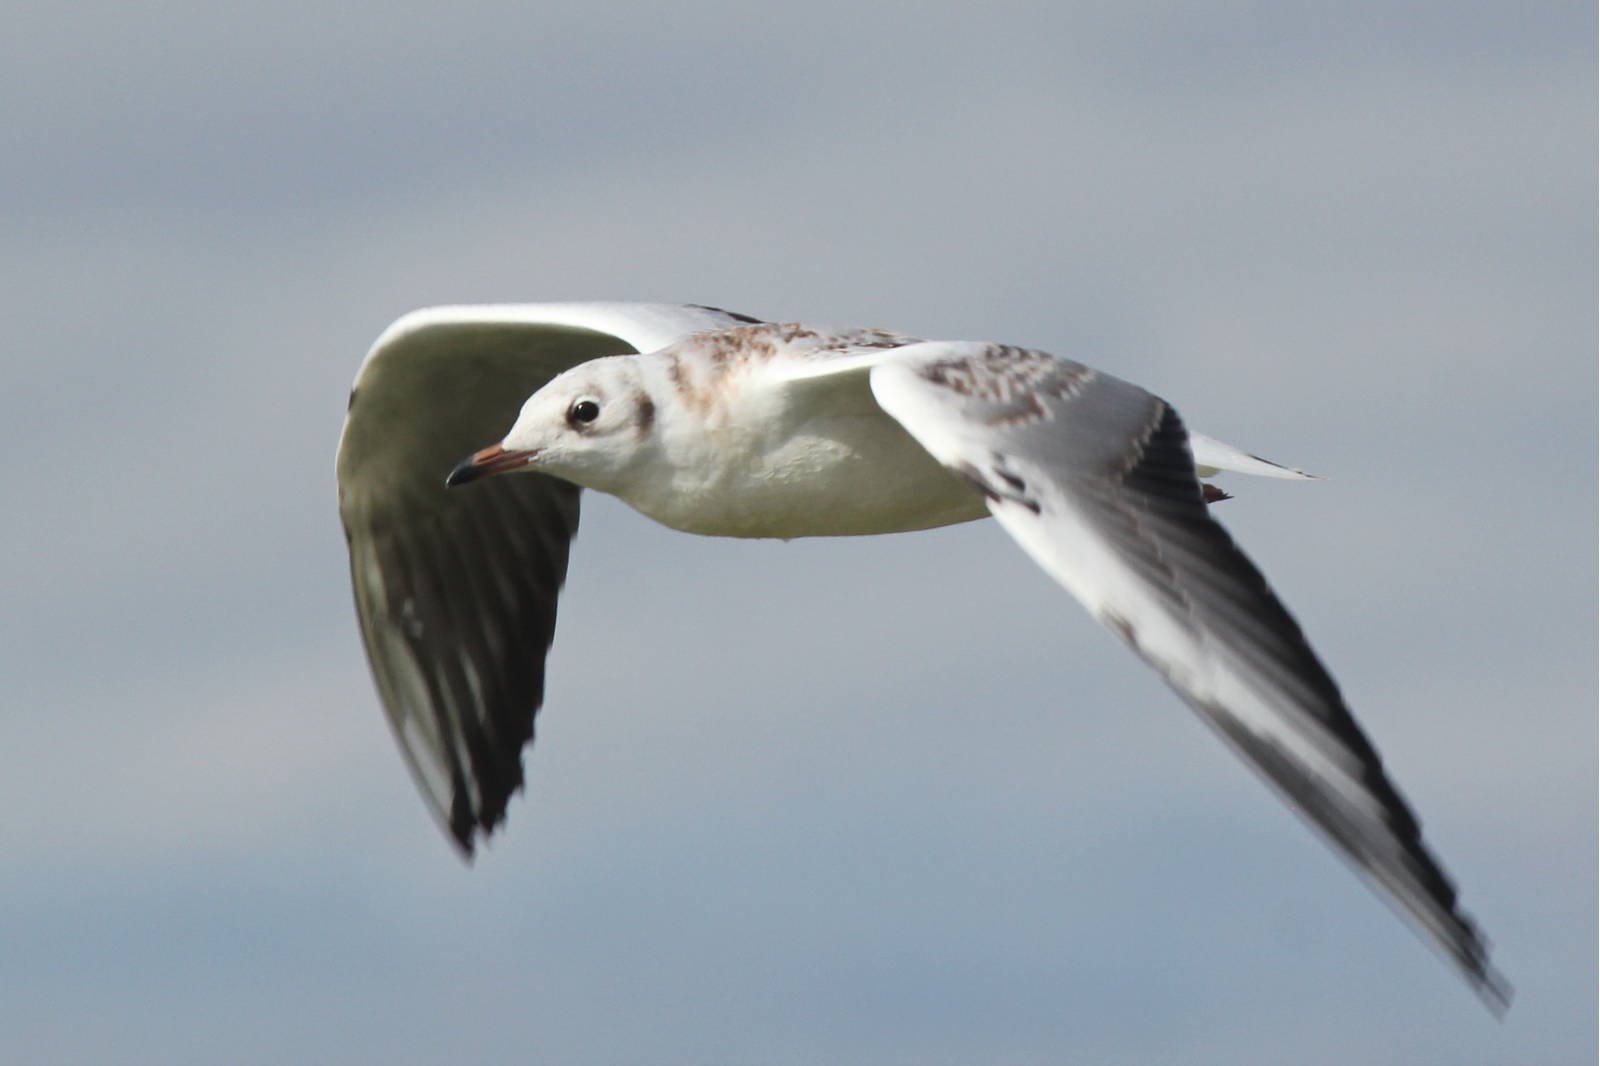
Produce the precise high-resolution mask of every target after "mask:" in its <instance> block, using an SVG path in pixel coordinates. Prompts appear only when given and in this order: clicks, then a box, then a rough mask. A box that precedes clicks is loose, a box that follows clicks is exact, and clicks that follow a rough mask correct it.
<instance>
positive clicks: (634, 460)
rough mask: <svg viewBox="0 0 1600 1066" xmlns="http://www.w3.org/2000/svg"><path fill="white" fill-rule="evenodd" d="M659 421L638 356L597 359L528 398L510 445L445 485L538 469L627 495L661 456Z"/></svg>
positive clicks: (490, 451) (483, 454)
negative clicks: (653, 456) (656, 453)
mask: <svg viewBox="0 0 1600 1066" xmlns="http://www.w3.org/2000/svg"><path fill="white" fill-rule="evenodd" d="M655 419H656V407H655V403H654V402H653V401H652V400H651V399H650V395H649V393H648V392H647V391H646V389H645V387H644V383H643V380H642V377H641V375H640V372H639V362H638V356H631V355H618V356H608V357H606V358H603V359H594V360H591V361H590V362H587V363H582V364H580V365H578V366H575V367H573V368H572V369H571V370H567V371H564V372H563V373H561V374H558V375H556V376H555V377H554V378H552V379H551V380H550V381H549V383H548V384H546V385H545V386H544V387H543V388H541V389H540V390H539V391H538V392H536V393H534V394H533V395H532V396H530V397H528V400H527V402H526V403H524V404H523V405H522V412H521V413H520V414H518V415H517V420H516V422H514V423H513V424H512V426H511V430H510V432H508V433H507V434H506V435H505V438H504V439H503V440H501V442H500V443H499V444H495V445H491V446H489V447H487V448H484V449H483V450H482V451H480V452H477V453H475V454H474V455H472V456H471V457H470V458H468V459H467V460H465V461H464V462H462V463H461V465H459V466H457V467H456V468H455V469H454V470H452V471H451V472H450V476H449V478H448V479H446V484H449V485H460V484H463V483H465V482H468V481H474V480H476V479H478V478H481V477H485V476H487V475H490V474H499V473H505V472H508V471H514V470H535V471H538V472H540V473H545V474H554V475H555V476H556V477H559V478H563V479H565V480H567V481H571V482H574V483H576V484H579V485H582V486H584V487H585V488H590V489H598V490H600V491H601V492H610V493H613V494H620V492H621V490H622V489H623V487H624V486H625V485H626V483H627V482H628V480H629V476H630V474H631V473H632V472H633V471H634V470H637V469H638V468H639V467H640V466H641V465H643V464H644V463H645V462H647V461H648V456H649V455H650V453H651V452H652V451H653V450H654V444H653V434H652V430H653V429H654V426H655Z"/></svg>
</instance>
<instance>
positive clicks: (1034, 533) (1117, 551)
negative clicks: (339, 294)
mask: <svg viewBox="0 0 1600 1066" xmlns="http://www.w3.org/2000/svg"><path fill="white" fill-rule="evenodd" d="M1223 471H1228V472H1234V473H1240V474H1254V475H1261V476H1265V477H1277V478H1292V479H1299V478H1305V477H1308V476H1309V475H1307V474H1304V473H1303V472H1301V471H1298V470H1293V469H1290V468H1287V467H1283V466H1280V465H1278V464H1276V463H1271V462H1268V461H1266V460H1264V459H1260V458H1258V457H1256V456H1253V455H1250V454H1248V453H1246V452H1244V451H1241V450H1239V449H1237V448H1233V447H1231V446H1229V445H1226V444H1222V443H1221V442H1219V441H1215V440H1212V439H1210V438H1208V437H1204V436H1201V435H1199V434H1197V433H1192V432H1190V431H1189V430H1188V429H1187V428H1186V427H1185V425H1184V423H1183V421H1182V419H1181V418H1180V417H1179V415H1178V412H1177V411H1176V410H1175V409H1174V408H1173V407H1172V406H1171V405H1170V404H1168V403H1167V402H1166V401H1165V400H1162V399H1160V398H1158V397H1156V396H1154V395H1152V394H1150V393H1148V392H1146V391H1145V390H1143V389H1141V388H1139V387H1138V386H1135V385H1132V384H1129V383H1127V382H1125V381H1121V380H1119V379H1117V378H1115V377H1112V376H1111V375H1109V374H1106V373H1103V372H1101V371H1098V370H1095V369H1093V368H1091V367H1088V366H1085V365H1083V364H1081V363H1076V362H1073V361H1071V360H1068V359H1063V358H1058V357H1056V356H1053V355H1050V354H1047V353H1045V352H1041V351H1035V350H1032V349H1027V348H1020V347H1014V346H1010V345H1004V344H994V343H986V342H970V341H924V340H919V339H917V338H914V337H909V336H904V335H902V334H899V333H895V332H892V331H889V330H881V329H845V330H832V329H821V328H814V327H808V326H802V325H797V324H792V323H772V322H764V321H761V320H759V319H755V318H752V317H750V316H748V315H739V314H733V313H730V312H727V311H722V310H718V309H715V308H710V307H701V306H676V305H664V304H633V303H573V304H517V305H486V306H460V307H441V308H431V309H426V310H422V311H416V312H413V313H411V314H408V315H405V316H403V317H402V318H400V319H399V320H398V321H396V322H395V323H394V324H393V325H392V326H390V327H389V328H388V329H387V330H386V331H385V332H384V333H383V334H382V335H381V336H380V337H379V338H378V340H377V342H376V343H375V344H374V346H373V348H372V350H371V352H370V353H369V354H368V356H367V358H366V360H365V362H364V363H363V364H362V365H361V369H360V371H359V372H358V374H357V376H356V381H355V387H354V388H353V389H352V391H351V394H350V407H349V415H348V418H347V419H346V422H345V427H344V433H343V436H342V438H341V440H340V444H339V455H338V462H337V472H338V482H339V510H340V515H341V517H342V519H343V522H344V528H345V536H346V539H347V541H348V545H349V550H350V572H351V578H352V582H353V584H354V589H355V601H356V609H357V613H358V615H359V618H360V623H361V633H362V637H363V640H364V643H365V646H366V652H367V658H368V661H369V663H370V665H371V667H372V674H373V678H374V680H375V681H376V684H377V688H378V693H379V696H380V698H381V700H382V703H383V707H384V710H385V712H386V713H387V715H388V718H389V722H390V725H391V726H392V727H393V729H394V733H395V736H396V738H397V739H398V740H399V743H400V748H401V751H402V752H403V753H404V755H405V758H406V761H407V763H408V764H409V766H410V769H411V772H412V775H413V777H414V778H415V780H416V782H417V784H418V787H419V789H420V791H421V793H422V795H423V797H424V799H425V800H426V801H427V803H428V805H429V807H430V808H431V809H432V811H433V813H434V815H435V816H436V817H437V818H438V819H439V821H440V823H441V824H442V825H443V826H444V827H445V829H446V830H447V831H448V833H449V835H450V837H451V838H452V840H453V841H454V842H455V844H456V845H457V847H458V848H459V849H460V850H461V852H462V853H463V855H465V856H467V857H469V858H470V856H471V854H472V852H473V850H474V847H475V846H476V844H477V842H478V841H479V840H480V839H486V838H487V837H488V836H489V835H490V834H491V833H493V832H494V830H495V828H496V827H497V826H498V825H499V824H500V823H501V822H502V821H503V820H504V818H505V813H506V804H507V802H508V800H509V799H510V797H511V795H512V794H513V793H514V792H516V791H517V790H518V789H519V788H520V787H521V786H522V783H523V770H522V749H523V747H524V745H526V744H527V743H528V741H529V740H530V739H531V738H532V736H533V722H534V716H535V715H536V713H537V712H538V711H539V709H540V706H541V704H542V702H543V698H544V681H545V658H546V653H547V652H548V650H549V647H550V643H551V639H552V637H553V635H554V632H555V622H556V603H557V598H558V595H559V593H560V591H561V586H562V583H563V581H564V579H565V576H566V569H567V553H568V549H569V546H570V544H571V542H572V538H573V536H574V534H575V533H576V531H577V526H578V501H579V495H580V493H581V490H582V489H585V488H588V489H594V490H597V491H600V492H607V493H610V494H612V495H614V496H617V497H619V498H620V499H622V500H623V501H624V502H626V503H628V504H629V505H631V506H632V507H634V508H635V509H637V510H639V511H641V512H643V513H644V514H645V515H648V516H649V517H651V518H653V519H655V520H656V521H658V522H660V523H662V524H663V525H666V526H669V527H671V528H673V529H679V530H683V531H686V532H689V533H699V534H706V535H711V536H729V537H779V538H793V537H813V536H857V535H865V534H873V533H892V532H904V531H910V530H918V529H928V528H933V527H937V526H943V525H949V524H952V523H956V522H966V521H971V520H974V519H978V518H983V517H987V516H990V515H992V516H993V517H994V518H996V519H997V520H998V521H999V522H1000V524H1001V526H1003V527H1004V528H1005V530H1006V531H1007V532H1008V533H1009V534H1010V535H1011V536H1012V537H1013V538H1014V539H1015V540H1016V541H1017V543H1018V544H1020V545H1021V547H1022V549H1023V550H1024V551H1025V552H1027V553H1028V555H1030V556H1031V557H1032V558H1033V559H1034V561H1035V562H1037V563H1038V564H1039V566H1040V567H1042V568H1043V569H1044V571H1045V572H1046V573H1048V574H1049V575H1050V576H1051V577H1053V578H1055V579H1056V580H1057V581H1058V582H1060V583H1061V584H1062V585H1063V586H1065V588H1066V589H1067V591H1069V592H1071V593H1072V594H1073V595H1074V596H1075V597H1077V599H1078V600H1080V601H1081V602H1082V603H1083V605H1084V606H1085V607H1087V608H1088V610H1089V611H1090V612H1091V613H1092V614H1093V615H1094V616H1095V617H1096V618H1098V619H1099V620H1100V621H1101V622H1102V623H1104V624H1105V625H1106V627H1107V628H1109V629H1110V630H1111V631H1112V632H1114V633H1115V634H1116V635H1117V636H1119V637H1120V638H1122V640H1123V641H1124V642H1126V643H1127V644H1128V646H1129V647H1131V648H1132V649H1133V650H1134V652H1136V653H1137V654H1138V655H1139V656H1140V657H1141V658H1143V659H1144V660H1145V661H1146V662H1147V663H1149V664H1150V665H1151V666H1152V667H1154V668H1155V669H1156V671H1157V672H1159V673H1160V675H1161V676H1162V677H1163V678H1165V680H1166V681H1167V683H1168V684H1169V685H1170V686H1171V687H1172V688H1173V689H1174V690H1175V691H1176V692H1177V693H1178V695H1180V696H1181V697H1183V699H1184V700H1185V701H1187V702H1188V703H1189V705H1190V706H1191V707H1193V708H1194V709H1195V710H1196V711H1197V712H1198V713H1199V714H1200V716H1201V717H1202V718H1203V719H1204V720H1205V721H1206V722H1207V723H1209V724H1210V725H1211V726H1212V727H1213V728H1214V729H1215V730H1216V732H1217V733H1218V734H1220V735H1221V737H1222V738H1223V739H1224V740H1225V741H1227V742H1228V743H1229V744H1230V745H1231V746H1232V747H1233V748H1234V750H1235V751H1236V752H1238V754H1239V755H1240V756H1242V757H1243V758H1244V759H1245V760H1246V762H1248V763H1249V764H1250V765H1251V766H1252V767H1253V768H1254V769H1255V770H1256V771H1257V772H1258V773H1259V774H1260V775H1261V776H1262V777H1263V778H1265V779H1266V780H1267V781H1268V782H1269V783H1270V784H1271V785H1272V786H1273V787H1275V788H1276V789H1277V791H1278V792H1279V793H1280V794H1281V795H1282V796H1283V798H1284V799H1285V800H1286V801H1287V802H1288V803H1289V804H1290V805H1291V806H1292V807H1293V808H1294V809H1295V810H1296V811H1297V812H1298V813H1299V814H1300V815H1301V816H1302V817H1303V818H1304V819H1305V820H1306V821H1307V822H1308V823H1309V824H1310V825H1312V826H1313V827H1315V828H1316V829H1317V830H1318V831H1320V832H1321V833H1322V835H1323V836H1324V837H1325V838H1326V839H1327V841H1328V842H1329V843H1330V844H1331V845H1332V846H1333V848H1334V849H1335V850H1336V851H1337V852H1338V853H1339V854H1340V855H1341V856H1342V857H1343V858H1344V859H1345V860H1347V861H1348V862H1349V863H1350V865H1351V866H1352V867H1353V868H1354V869H1355V870H1356V871H1357V872H1358V873H1360V874H1361V875H1363V877H1364V878H1365V879H1366V880H1367V881H1368V883H1370V884H1371V885H1372V886H1373V887H1374V888H1375V889H1376V890H1377V891H1378V893H1379V895H1380V896H1382V897H1383V898H1384V899H1385V900H1386V901H1387V902H1388V903H1389V904H1390V905H1391V906H1392V907H1394V909H1395V910H1396V911H1397V912H1398V913H1399V914H1401V915H1402V916H1403V917H1405V918H1406V919H1408V920H1409V921H1410V922H1411V923H1412V924H1413V925H1414V926H1415V927H1416V928H1417V929H1418V930H1419V931H1420V932H1421V933H1422V935H1423V936H1424V937H1425V939H1427V940H1428V941H1429V942H1430V943H1431V944H1432V945H1433V946H1434V947H1435V948H1437V949H1438V950H1439V951H1440V952H1441V953H1442V954H1444V955H1445V956H1446V957H1447V958H1449V959H1450V960H1451V961H1453V962H1454V964H1455V965H1456V967H1457V968H1458V969H1459V971H1460V972H1461V973H1462V974H1463V975H1464V977H1465V978H1466V980H1467V981H1468V982H1469V984H1471V986H1472V987H1473V988H1474V989H1475V990H1476V991H1477V992H1478V993H1479V995H1480V996H1481V997H1482V998H1483V999H1484V1001H1485V1002H1486V1003H1487V1004H1488V1005H1489V1006H1490V1007H1491V1009H1494V1010H1495V1011H1496V1012H1497V1013H1498V1012H1500V1011H1503V1010H1504V1008H1505V1006H1506V1005H1507V1003H1508V1002H1509V995H1510V989H1509V986H1508V985H1507V983H1506V982H1505V980H1504V978H1503V977H1501V975H1500V974H1499V973H1498V972H1497V971H1496V970H1495V969H1494V967H1493V966H1492V964H1491V963H1490V960H1489V954H1488V946H1487V943H1486V942H1485V940H1484V939H1483V937H1482V936H1481V935H1480V933H1479V932H1478V929H1477V927H1476V925H1475V924H1474V923H1473V921H1472V920H1471V918H1469V917H1468V916H1467V915H1466V914H1465V913H1464V912H1463V911H1462V910H1461V909H1460V908H1459V906H1458V905H1457V898H1456V889H1455V886H1454V885H1453V883H1452V882H1451V880H1450V878H1449V876H1448V875H1447V874H1446V873H1445V871H1444V869H1443V868H1442V867H1441V866H1440V864H1439V862H1438V861H1437V860H1436V859H1435V858H1434V856H1433V854H1432V852H1431V851H1430V850H1429V848H1428V847H1427V845H1426V844H1425V843H1424V842H1423V839H1422V833H1421V828H1420V826H1419V824H1418V821H1417V819H1416V817H1415V815H1414V814H1413V813H1412V811H1411V808H1410V807H1409V806H1408V805H1407V803H1406V801H1405V800H1404V799H1403V798H1402V797H1401V795H1400V794H1399V792H1397V791H1396V789H1395V786H1394V785H1393V783H1392V782H1391V781H1390V779H1389V777H1388V775H1387V774H1386V773H1385V771H1384V767H1383V763H1382V760H1381V759H1380V757H1379V755H1378V752H1377V751H1376V750H1375V749H1374V747H1373V745H1372V743H1371V742H1370V741H1369V740H1368V738H1367V736H1366V734H1365V732H1364V731H1363V730H1362V729H1361V727H1360V725H1358V724H1357V722H1356V720H1355V718H1354V717H1353V716H1352V715H1351V713H1350V711H1349V709H1348V708H1347V707H1346V706H1345V702H1344V699H1343V697H1342V696H1341V695H1340V692H1339V688H1338V686H1337V685H1336V684H1335V683H1334V681H1333V678H1332V677H1331V676H1330V675H1329V673H1328V671H1327V670H1326V669H1325V668H1324V667H1323V665H1322V663H1321V661H1320V660H1319V659H1318V658H1317V656H1316V654H1315V653H1314V652H1313V651H1312V650H1311V647H1310V645H1309V644H1308V643H1307V642H1306V639H1305V636H1304V635H1303V634H1302V633H1301V630H1300V627H1299V625H1298V624H1297V623H1296V622H1295V620H1294V619H1293V618H1292V617H1291V616H1290V615H1289V613H1288V611H1287V610H1285V608H1284V606H1283V605H1282V603H1280V602H1279V600H1278V598H1277V596H1276V595H1274V593H1273V592H1272V590H1271V589H1270V588H1269V587H1268V585H1267V582H1266V580H1265V578H1263V577H1262V575H1261V573H1260V571H1258V570H1257V569H1256V567H1255V566H1254V565H1253V564H1252V563H1251V562H1250V560H1249V559H1248V558H1247V557H1246V556H1245V555H1244V553H1243V552H1241V551H1240V550H1239V548H1238V547H1236V546H1235V544H1234V542H1233V540H1232V538H1231V537H1230V536H1229V534H1228V532H1227V531H1226V530H1225V529H1224V528H1223V527H1222V526H1221V525H1220V524H1219V523H1218V522H1217V521H1216V519H1215V518H1213V517H1212V515H1211V512H1210V504H1211V503H1212V502H1214V501H1215V500H1218V499H1221V498H1225V494H1224V493H1222V492H1221V491H1220V490H1217V489H1215V487H1214V486H1212V485H1210V484H1209V483H1207V482H1205V481H1203V480H1202V479H1204V478H1209V477H1211V476H1213V475H1215V474H1217V473H1219V472H1223ZM495 475H509V476H495ZM469 483H470V484H469Z"/></svg>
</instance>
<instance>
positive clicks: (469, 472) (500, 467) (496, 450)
mask: <svg viewBox="0 0 1600 1066" xmlns="http://www.w3.org/2000/svg"><path fill="white" fill-rule="evenodd" d="M538 454H539V453H538V452H508V451H506V450H505V449H504V448H502V447H500V445H498V444H491V445H489V446H488V447H487V448H484V449H482V450H481V451H476V452H473V453H472V455H471V456H469V457H468V458H466V459H463V460H462V461H461V462H460V463H458V464H456V468H455V469H454V470H452V471H450V474H449V476H448V477H446V478H445V479H444V483H445V484H446V485H448V486H449V487H450V488H455V487H456V486H457V485H465V484H466V483H467V482H469V481H477V480H478V479H479V478H486V477H488V476H490V475H491V474H503V473H505V472H506V471H507V470H516V469H518V468H519V467H524V466H527V465H528V464H529V463H531V462H533V460H534V459H535V458H537V457H538Z"/></svg>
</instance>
